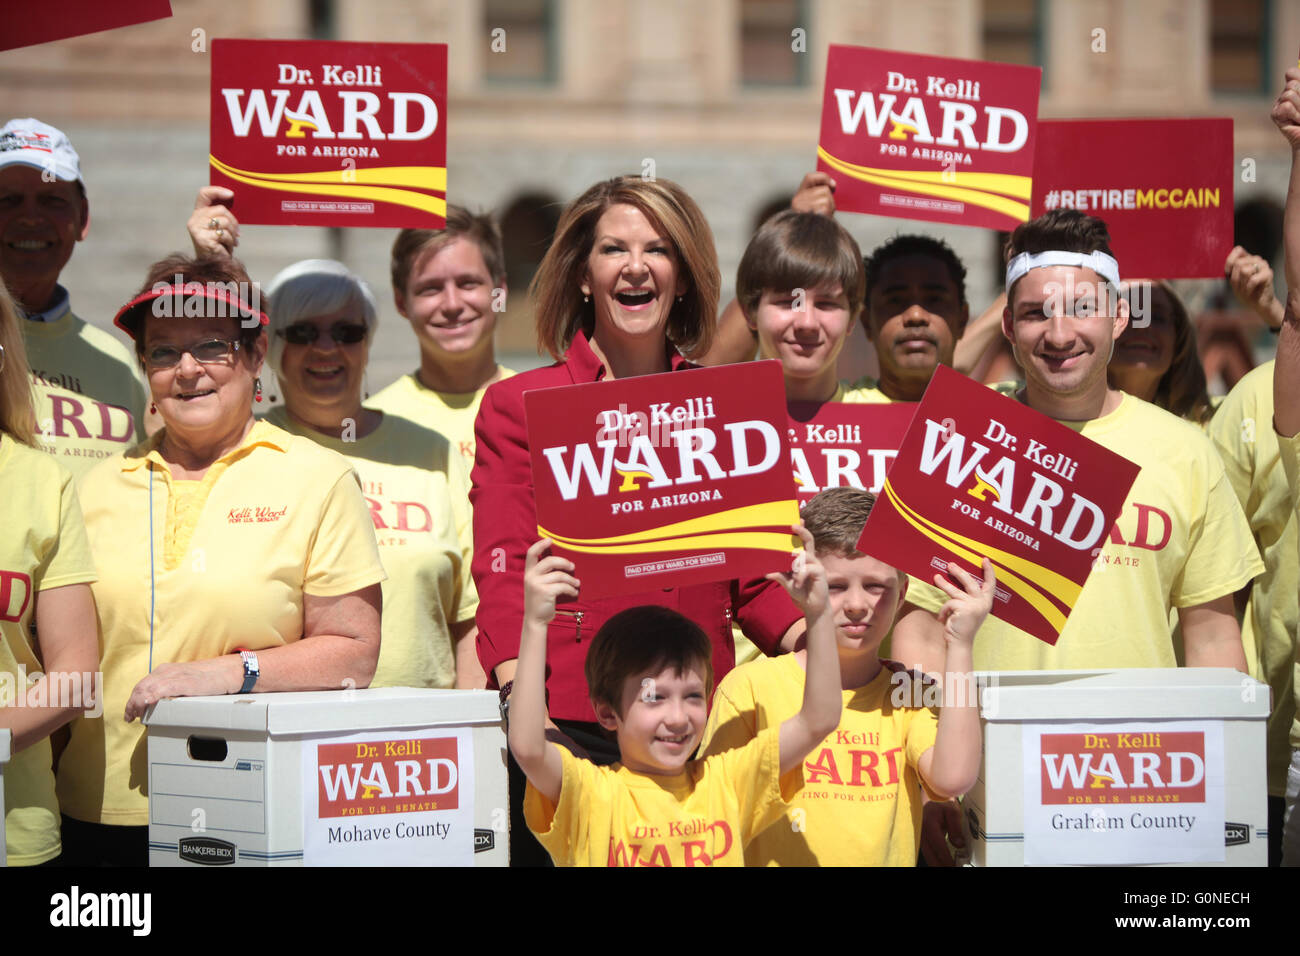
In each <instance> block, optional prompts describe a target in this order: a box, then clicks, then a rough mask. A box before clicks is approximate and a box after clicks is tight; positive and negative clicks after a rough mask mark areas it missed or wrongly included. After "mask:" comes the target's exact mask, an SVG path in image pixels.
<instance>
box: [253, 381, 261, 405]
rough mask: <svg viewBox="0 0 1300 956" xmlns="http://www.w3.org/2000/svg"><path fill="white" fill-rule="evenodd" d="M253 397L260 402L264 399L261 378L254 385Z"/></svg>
mask: <svg viewBox="0 0 1300 956" xmlns="http://www.w3.org/2000/svg"><path fill="white" fill-rule="evenodd" d="M253 399H254V401H258V402H260V401H261V400H262V380H261V379H260V378H259V379H258V380H257V382H256V384H255V385H254V386H253Z"/></svg>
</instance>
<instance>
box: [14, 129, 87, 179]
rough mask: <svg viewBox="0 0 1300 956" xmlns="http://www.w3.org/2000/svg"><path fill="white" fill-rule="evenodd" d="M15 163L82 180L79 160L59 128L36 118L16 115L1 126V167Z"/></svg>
mask: <svg viewBox="0 0 1300 956" xmlns="http://www.w3.org/2000/svg"><path fill="white" fill-rule="evenodd" d="M14 163H21V164H22V165H24V166H35V167H36V168H37V169H40V170H46V169H48V170H50V172H51V173H53V174H54V176H55V178H57V179H62V180H63V181H65V182H80V181H81V160H80V159H79V158H78V156H77V151H76V150H75V149H73V148H72V141H71V140H69V139H68V137H67V136H65V135H64V134H63V132H62V131H61V130H57V129H55V128H54V127H53V126H50V125H49V124H48V123H42V122H41V121H40V120H38V119H31V118H30V117H29V118H27V119H15V120H10V121H9V122H8V123H5V125H4V127H3V128H0V169H3V168H4V167H5V166H9V165H12V164H14Z"/></svg>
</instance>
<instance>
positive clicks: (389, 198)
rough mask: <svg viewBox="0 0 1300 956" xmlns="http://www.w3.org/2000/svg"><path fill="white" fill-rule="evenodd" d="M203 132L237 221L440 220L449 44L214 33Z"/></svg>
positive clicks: (408, 223) (394, 223)
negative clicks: (207, 131)
mask: <svg viewBox="0 0 1300 956" xmlns="http://www.w3.org/2000/svg"><path fill="white" fill-rule="evenodd" d="M211 143H212V145H211V148H212V153H211V155H210V156H209V160H210V162H211V166H212V171H211V178H212V184H213V185H215V186H225V187H227V188H228V189H232V190H234V191H235V196H236V201H235V206H234V212H235V214H236V215H237V216H238V217H239V221H240V222H242V223H261V224H263V225H276V226H293V225H297V226H382V227H384V228H406V227H412V228H422V229H441V228H443V227H444V226H445V225H446V215H447V47H446V45H445V44H441V43H335V42H327V41H314V40H313V41H302V40H214V41H213V42H212V115H211Z"/></svg>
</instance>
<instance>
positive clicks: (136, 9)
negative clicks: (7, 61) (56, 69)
mask: <svg viewBox="0 0 1300 956" xmlns="http://www.w3.org/2000/svg"><path fill="white" fill-rule="evenodd" d="M171 15H172V5H171V3H170V2H169V0H114V2H112V3H105V2H104V0H58V2H57V3H7V4H5V5H4V6H3V8H0V50H16V49H18V48H19V47H24V46H35V45H36V44H37V43H49V42H50V41H51V40H66V39H67V38H68V37H79V36H86V35H87V34H90V33H100V32H102V31H104V30H115V29H117V28H118V27H127V26H131V25H132V24H135V23H146V22H148V21H149V20H165V19H166V18H167V17H170V16H171Z"/></svg>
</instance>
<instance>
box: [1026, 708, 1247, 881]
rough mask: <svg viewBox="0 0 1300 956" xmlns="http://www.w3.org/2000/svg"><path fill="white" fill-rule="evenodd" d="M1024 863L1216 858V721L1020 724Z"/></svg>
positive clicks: (1220, 829) (1219, 761)
mask: <svg viewBox="0 0 1300 956" xmlns="http://www.w3.org/2000/svg"><path fill="white" fill-rule="evenodd" d="M1023 733H1024V755H1025V757H1024V759H1025V774H1024V779H1025V791H1024V808H1025V815H1024V823H1025V863H1026V865H1030V866H1033V865H1041V864H1103V865H1119V864H1134V863H1210V862H1222V861H1223V847H1224V836H1223V834H1224V809H1223V807H1224V779H1223V724H1222V723H1221V722H1218V721H1144V722H1142V723H1123V724H1115V723H1088V724H1064V725H1063V724H1042V723H1038V724H1035V723H1026V724H1025V725H1024V728H1023Z"/></svg>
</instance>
